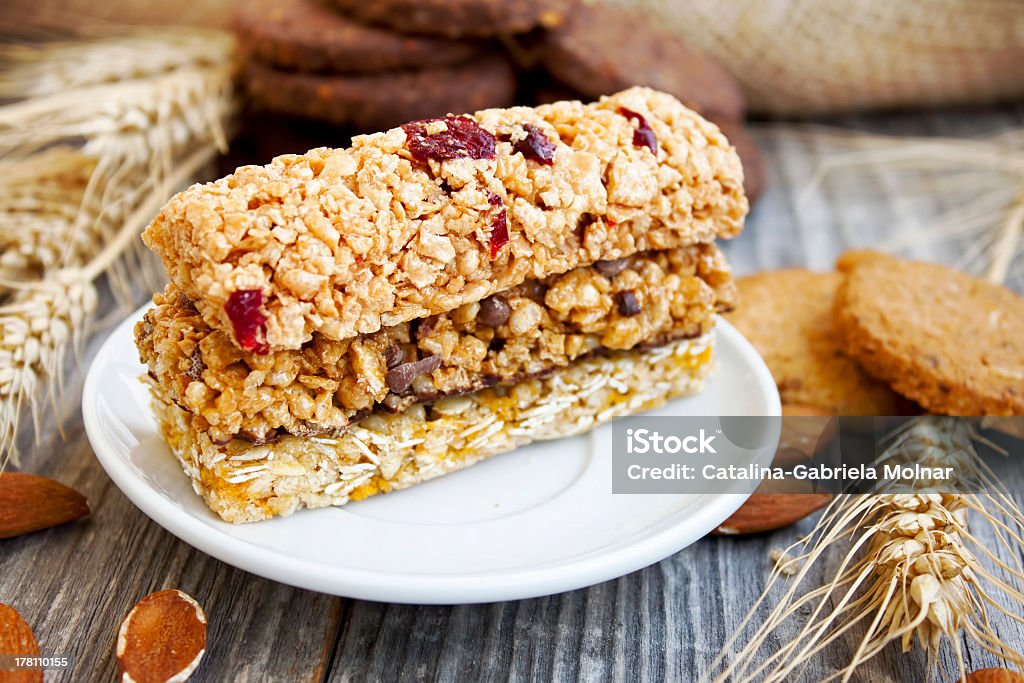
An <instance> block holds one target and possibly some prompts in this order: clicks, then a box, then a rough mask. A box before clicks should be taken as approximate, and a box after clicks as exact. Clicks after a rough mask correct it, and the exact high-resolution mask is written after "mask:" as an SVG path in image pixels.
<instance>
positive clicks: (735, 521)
mask: <svg viewBox="0 0 1024 683" xmlns="http://www.w3.org/2000/svg"><path fill="white" fill-rule="evenodd" d="M830 500H832V496H831V495H830V494H828V493H757V492H755V493H754V495H752V496H750V498H748V499H747V502H745V503H744V504H743V506H742V507H741V508H740V509H739V510H737V511H736V512H734V513H733V515H732V517H730V518H729V519H727V520H725V521H724V522H722V523H721V524H720V525H719V526H718V528H717V529H715V530H714V532H713V533H714V534H715V535H718V536H736V535H739V534H758V533H762V532H765V531H775V530H776V529H781V528H782V527H785V526H789V525H790V524H793V523H794V522H798V521H800V520H801V519H803V518H804V517H806V516H807V515H809V514H811V513H812V512H814V511H815V510H818V509H820V508H822V507H824V506H825V505H827V504H828V502H829V501H830Z"/></svg>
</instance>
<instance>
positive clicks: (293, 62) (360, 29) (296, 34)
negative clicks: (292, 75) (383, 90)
mask: <svg viewBox="0 0 1024 683" xmlns="http://www.w3.org/2000/svg"><path fill="white" fill-rule="evenodd" d="M232 28H233V30H234V32H235V34H236V35H237V36H238V41H239V43H240V45H241V47H242V49H243V50H244V51H245V52H246V53H248V54H250V55H252V56H253V57H255V58H256V59H258V60H260V61H263V62H266V63H267V64H271V65H274V66H278V67H282V68H285V69H295V70H298V71H330V72H338V71H340V72H360V73H365V72H376V71H386V70H391V69H404V68H410V67H415V68H426V67H432V66H442V65H445V64H454V63H456V62H462V61H466V60H468V59H469V58H471V57H472V56H473V54H474V53H475V52H476V51H477V49H478V46H477V45H475V44H474V43H466V42H458V41H453V40H446V39H443V38H430V37H426V36H421V37H417V36H406V35H402V34H400V33H395V32H393V31H389V30H387V29H383V28H378V27H374V26H367V25H365V24H360V23H359V22H356V21H353V20H351V19H349V18H348V17H345V16H344V15H342V14H340V13H339V12H336V11H333V10H332V9H331V8H330V7H328V6H327V5H325V4H324V3H323V2H322V1H321V0H248V1H247V2H244V3H239V4H238V8H237V10H236V12H235V14H234V16H233V18H232Z"/></svg>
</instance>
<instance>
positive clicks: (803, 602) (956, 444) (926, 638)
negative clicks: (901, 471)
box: [713, 416, 1024, 682]
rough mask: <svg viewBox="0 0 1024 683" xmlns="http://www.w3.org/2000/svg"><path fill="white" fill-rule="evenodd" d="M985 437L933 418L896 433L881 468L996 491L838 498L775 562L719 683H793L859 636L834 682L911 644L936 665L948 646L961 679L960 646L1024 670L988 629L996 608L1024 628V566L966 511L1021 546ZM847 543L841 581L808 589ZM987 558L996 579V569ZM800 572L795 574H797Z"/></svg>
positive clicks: (1019, 520) (1018, 522)
mask: <svg viewBox="0 0 1024 683" xmlns="http://www.w3.org/2000/svg"><path fill="white" fill-rule="evenodd" d="M979 438H980V437H979V436H978V434H977V432H976V431H974V429H973V428H972V427H971V426H970V425H969V424H968V423H967V422H966V421H964V420H962V419H961V418H948V417H938V416H929V417H923V418H918V419H916V420H912V421H910V422H909V423H908V424H907V425H906V426H905V427H904V428H903V429H902V430H901V431H900V432H898V433H896V434H895V435H894V436H893V438H892V440H891V442H890V443H889V445H888V446H887V448H886V449H885V451H884V453H883V455H882V457H881V458H880V460H879V462H880V463H881V462H885V461H889V462H893V461H895V462H899V463H902V464H914V463H916V464H920V465H923V466H926V467H940V466H941V467H954V468H955V471H956V472H958V473H959V474H960V476H961V477H962V480H961V482H960V487H961V488H962V489H963V490H984V491H992V492H991V493H977V494H973V493H972V494H949V493H942V494H940V493H928V492H927V487H926V486H924V487H922V486H921V482H917V487H918V490H922V492H921V493H893V494H872V495H847V496H841V497H838V498H837V499H836V500H835V501H834V502H833V503H832V505H831V506H829V507H828V508H827V509H826V510H825V512H824V513H823V515H822V517H821V519H820V520H819V522H818V524H817V526H816V527H815V529H814V530H813V531H812V532H811V533H810V534H809V535H808V536H806V537H805V538H803V539H801V540H800V541H798V542H797V543H795V544H794V545H793V546H791V547H790V548H788V549H787V550H786V553H784V554H783V555H781V556H780V557H781V558H784V559H783V561H780V562H778V563H777V564H776V566H775V569H774V570H773V572H772V575H771V577H770V579H769V581H768V586H767V587H766V589H765V591H764V593H763V594H762V596H761V598H760V599H759V600H758V601H757V603H756V604H755V606H754V608H753V609H751V611H750V612H749V613H748V615H747V616H746V618H745V619H744V621H743V622H742V624H741V626H740V628H739V629H738V630H737V632H736V633H735V634H734V636H733V637H732V638H731V639H730V641H729V642H728V643H727V644H726V646H725V648H724V649H723V652H722V654H721V655H720V656H719V658H718V659H717V660H716V662H715V664H714V666H713V668H714V669H716V670H717V669H718V668H719V667H723V665H724V668H723V669H722V671H721V672H720V674H719V676H718V678H717V679H716V680H717V681H727V680H728V681H753V680H760V681H765V682H768V681H787V680H793V679H794V678H795V677H796V676H797V675H798V674H799V673H800V672H801V671H802V670H803V667H805V666H806V664H807V662H808V661H809V660H810V659H811V658H812V657H813V656H814V655H816V654H817V653H818V652H820V651H821V650H822V649H824V648H825V647H827V646H828V645H829V644H830V643H832V642H833V641H835V640H836V639H838V638H839V637H841V636H842V635H844V634H846V633H847V632H849V631H851V629H854V628H855V627H860V628H862V629H863V635H862V636H861V638H860V640H859V642H858V643H857V645H856V647H855V651H854V653H853V655H852V657H851V659H850V662H849V663H848V664H847V666H846V667H844V668H843V669H842V670H840V671H838V672H836V673H835V674H834V675H833V676H832V677H830V678H829V679H828V680H833V679H841V680H843V681H849V680H851V678H852V677H853V675H854V672H855V670H856V669H857V667H858V666H860V665H861V664H862V663H863V662H864V661H866V660H868V659H870V658H871V657H873V656H875V655H877V654H878V653H879V652H881V651H882V649H884V648H885V647H887V646H888V645H889V643H892V642H894V641H895V642H899V643H900V644H901V646H902V648H903V650H904V651H908V650H910V649H911V648H912V646H913V643H914V642H915V640H916V642H917V643H918V644H919V646H920V647H922V648H923V649H924V650H925V651H926V652H927V653H928V655H929V661H931V662H932V663H933V664H934V663H936V662H937V661H938V653H939V649H940V647H941V645H942V643H943V642H945V643H948V644H949V645H950V646H951V647H952V648H953V651H954V654H955V656H956V660H957V662H958V663H959V668H960V675H961V676H963V675H965V673H966V672H965V666H964V659H963V653H962V651H961V648H960V638H961V637H963V638H966V639H967V640H969V641H971V642H974V643H976V644H978V645H979V646H980V647H982V648H984V649H985V650H987V651H989V652H992V653H994V654H996V655H997V656H999V657H1000V658H1001V659H1003V660H1004V661H1005V662H1009V663H1013V664H1016V665H1018V666H1020V665H1024V655H1022V654H1021V653H1020V652H1018V651H1016V650H1014V649H1013V648H1012V647H1010V646H1009V645H1008V644H1006V643H1004V642H1003V641H1002V640H1001V639H1000V637H999V635H998V633H996V632H995V630H994V628H993V627H992V625H991V624H990V622H989V611H990V610H995V611H999V612H1000V613H1002V614H1005V615H1006V616H1008V617H1009V618H1011V619H1013V620H1015V621H1018V622H1021V623H1024V620H1022V619H1021V617H1020V616H1019V612H1020V611H1021V608H1022V607H1024V594H1022V593H1021V590H1020V588H1019V587H1020V586H1021V585H1024V569H1022V567H1021V566H1020V562H1019V561H1017V562H1016V564H1015V566H1010V565H1008V564H1007V563H1005V562H1003V561H1002V560H1000V559H999V558H998V557H997V556H996V555H995V554H994V553H992V552H991V551H990V550H988V549H987V548H985V546H984V545H983V544H982V543H981V542H980V541H978V539H977V538H976V537H975V536H974V535H972V533H971V532H970V531H969V529H968V527H967V513H968V511H970V512H971V513H972V514H973V515H974V516H975V517H978V518H982V519H984V520H986V521H987V522H988V523H989V524H990V526H991V528H992V529H993V530H994V532H995V535H996V536H997V538H999V540H1000V542H1001V543H1002V544H1003V545H1004V546H1005V547H1006V548H1007V549H1010V550H1014V549H1015V552H1017V553H1019V551H1020V548H1021V547H1022V546H1024V538H1022V537H1021V532H1022V531H1024V515H1022V514H1021V512H1020V510H1019V509H1018V508H1017V507H1016V506H1015V505H1014V503H1013V502H1012V500H1011V498H1010V497H1009V496H1008V495H1007V494H1006V493H1005V492H1002V491H1001V490H1000V489H999V484H998V482H997V481H996V480H995V478H994V477H993V476H992V474H991V472H990V471H989V470H988V469H987V467H986V466H985V464H984V462H983V461H982V460H981V459H980V458H979V456H978V454H977V452H976V450H975V448H974V443H975V442H976V441H977V440H978V439H979ZM840 543H843V544H847V546H848V548H847V551H846V552H845V553H844V554H843V556H842V559H841V561H840V564H839V567H838V569H837V570H836V571H835V578H834V579H833V580H832V581H830V582H829V583H827V584H826V585H824V586H821V587H819V588H816V589H812V590H809V591H806V592H804V587H805V585H806V584H804V583H803V582H804V581H805V580H807V579H808V577H809V575H810V573H811V571H812V568H814V567H816V566H817V565H819V564H820V563H821V561H822V558H823V556H824V555H825V553H826V551H828V550H830V549H832V548H833V547H834V546H836V545H837V544H840ZM791 554H794V555H795V557H792V556H791ZM982 557H983V558H985V560H987V562H988V563H991V564H994V565H995V567H996V570H995V571H991V570H989V568H988V564H987V563H986V562H983V561H982V560H981V559H979V558H982ZM794 566H798V567H799V569H798V570H797V571H795V573H794V572H793V571H792V568H793V567H794ZM789 574H794V575H793V578H792V581H791V582H790V584H789V586H788V588H787V589H786V591H785V593H784V594H783V597H782V599H781V601H779V602H778V604H777V605H776V606H775V607H773V608H772V610H771V611H770V612H769V614H768V616H767V618H765V619H764V620H763V621H762V623H761V624H760V625H759V626H757V627H756V628H755V629H754V630H753V633H752V634H751V635H750V637H749V639H747V640H746V643H745V645H744V646H743V647H742V648H740V649H739V651H738V652H736V653H735V654H731V650H732V648H733V647H734V646H735V645H736V643H737V642H738V641H739V639H740V638H741V637H743V635H744V634H745V633H746V631H747V629H748V628H749V627H750V626H751V625H752V623H753V619H754V616H755V614H756V613H757V610H758V608H759V607H760V606H761V604H763V603H764V602H765V600H766V598H767V596H768V595H769V592H770V590H771V589H772V587H773V586H774V585H775V584H776V583H778V582H779V581H780V580H781V579H782V577H783V576H786V575H789ZM997 596H998V599H997ZM803 615H806V617H803ZM794 618H804V623H803V626H802V627H801V628H800V630H799V631H798V632H797V634H796V636H795V637H793V638H791V639H790V640H789V641H788V642H786V643H784V644H783V645H782V646H781V647H780V648H779V649H778V651H776V652H775V653H773V654H771V655H769V656H768V657H767V658H765V659H764V660H762V661H761V662H760V663H756V659H755V657H756V653H757V652H758V651H759V650H760V649H761V648H762V646H763V645H764V644H765V643H766V642H767V640H768V639H769V638H771V637H772V634H775V633H776V632H777V630H778V629H779V628H780V626H781V625H782V624H783V623H784V622H787V621H788V620H790V619H794ZM727 660H728V661H727ZM932 670H933V673H934V670H935V667H932Z"/></svg>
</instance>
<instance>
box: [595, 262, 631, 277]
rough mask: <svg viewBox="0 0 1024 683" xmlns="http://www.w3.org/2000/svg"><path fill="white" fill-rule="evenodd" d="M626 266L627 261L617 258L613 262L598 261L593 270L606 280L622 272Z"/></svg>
mask: <svg viewBox="0 0 1024 683" xmlns="http://www.w3.org/2000/svg"><path fill="white" fill-rule="evenodd" d="M628 265H629V259H625V258H617V259H615V260H614V261H598V262H597V263H595V264H594V269H595V270H597V272H599V273H601V275H604V276H605V277H607V278H613V277H615V276H616V275H618V274H619V273H621V272H622V271H624V270H625V269H626V267H627V266H628Z"/></svg>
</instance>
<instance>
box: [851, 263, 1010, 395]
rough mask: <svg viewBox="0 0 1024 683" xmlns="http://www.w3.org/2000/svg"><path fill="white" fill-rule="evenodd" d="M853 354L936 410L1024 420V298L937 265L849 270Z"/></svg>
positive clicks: (876, 265)
mask: <svg viewBox="0 0 1024 683" xmlns="http://www.w3.org/2000/svg"><path fill="white" fill-rule="evenodd" d="M835 322H836V328H837V330H838V332H839V333H840V335H841V337H842V339H843V345H844V348H845V350H846V351H847V352H848V353H849V354H850V355H851V356H852V357H853V358H855V359H856V360H857V361H858V362H860V364H861V365H862V366H863V367H864V368H865V369H866V370H867V371H868V372H870V373H871V374H872V375H874V376H875V377H878V378H880V379H882V380H884V381H886V382H888V383H889V384H890V385H892V387H893V388H894V389H896V391H898V392H900V393H901V394H903V395H905V396H908V397H910V398H912V399H914V400H915V401H917V402H918V403H920V404H921V405H922V406H924V407H925V408H927V409H928V410H930V411H932V412H936V413H944V414H950V415H1024V297H1021V296H1020V295H1019V294H1016V293H1014V292H1011V291H1010V290H1009V289H1006V288H1005V287H1000V286H998V285H994V284H992V283H990V282H986V281H984V280H981V279H978V278H976V277H972V276H970V275H967V274H966V273H962V272H959V271H957V270H953V269H952V268H948V267H946V266H942V265H939V264H937V263H925V262H921V261H906V260H903V259H896V258H892V257H888V258H883V259H866V260H861V261H859V262H857V263H856V264H855V265H853V266H852V267H850V269H849V272H848V274H847V277H846V282H845V283H844V284H843V285H842V286H841V287H840V288H839V292H838V294H837V296H836V302H835Z"/></svg>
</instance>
